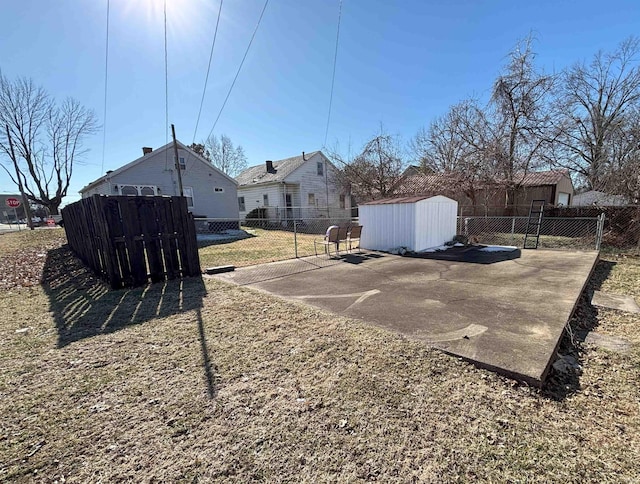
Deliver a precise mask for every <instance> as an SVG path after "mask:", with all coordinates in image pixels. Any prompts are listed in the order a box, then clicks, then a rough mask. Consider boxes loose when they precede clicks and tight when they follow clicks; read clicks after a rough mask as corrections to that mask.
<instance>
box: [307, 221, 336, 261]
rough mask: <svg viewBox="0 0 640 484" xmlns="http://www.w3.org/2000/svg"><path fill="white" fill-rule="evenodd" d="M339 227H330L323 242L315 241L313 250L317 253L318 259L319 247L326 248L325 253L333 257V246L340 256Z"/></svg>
mask: <svg viewBox="0 0 640 484" xmlns="http://www.w3.org/2000/svg"><path fill="white" fill-rule="evenodd" d="M339 230H340V228H339V227H335V226H334V227H329V230H327V234H326V235H325V236H324V238H323V239H322V240H318V239H314V240H313V250H314V251H315V253H316V257H317V256H318V245H323V246H324V253H325V254H327V255H328V256H329V257H331V246H333V247H334V249H335V251H336V255H337V254H338V250H339V245H340V239H338V232H339Z"/></svg>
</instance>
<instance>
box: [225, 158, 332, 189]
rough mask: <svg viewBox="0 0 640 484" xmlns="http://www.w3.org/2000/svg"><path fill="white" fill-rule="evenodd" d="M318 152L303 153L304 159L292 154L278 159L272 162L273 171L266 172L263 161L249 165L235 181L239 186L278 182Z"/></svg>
mask: <svg viewBox="0 0 640 484" xmlns="http://www.w3.org/2000/svg"><path fill="white" fill-rule="evenodd" d="M318 153H320V151H313V152H311V153H305V154H304V160H303V159H302V155H298V156H293V157H291V158H285V159H284V160H278V161H274V162H273V171H271V172H268V171H267V166H266V164H265V163H262V164H261V165H256V166H251V167H249V168H247V169H246V170H244V171H243V172H241V173H240V174H239V175H238V176H237V177H236V181H237V182H238V185H239V186H241V187H242V186H247V185H259V184H263V183H278V182H282V181H284V179H285V178H286V177H287V176H289V175H290V174H291V173H292V172H293V171H294V170H296V169H297V168H299V167H300V166H301V165H302V164H303V163H304V162H306V161H309V160H310V159H311V158H312V157H313V156H315V155H317V154H318Z"/></svg>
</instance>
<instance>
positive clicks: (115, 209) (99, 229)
mask: <svg viewBox="0 0 640 484" xmlns="http://www.w3.org/2000/svg"><path fill="white" fill-rule="evenodd" d="M62 217H63V219H64V228H65V231H66V233H67V240H68V241H69V246H70V247H71V249H72V250H73V251H74V252H75V253H76V255H77V256H78V257H79V258H80V259H81V260H82V261H83V262H84V263H85V264H86V265H88V266H89V267H91V269H93V270H94V271H95V272H96V273H97V274H98V275H100V277H102V278H104V279H106V280H107V281H108V282H109V284H110V285H111V287H112V288H115V289H117V288H121V287H131V286H140V285H143V284H146V283H148V282H149V281H151V282H159V281H162V280H166V279H175V278H178V277H188V276H196V275H200V273H201V271H200V259H199V258H198V244H197V241H196V232H195V226H194V223H193V215H192V214H191V213H189V211H188V210H187V201H186V198H184V197H165V196H157V197H130V196H106V195H93V196H92V197H90V198H84V199H82V200H80V201H78V202H75V203H72V204H71V205H68V206H66V207H65V208H63V209H62Z"/></svg>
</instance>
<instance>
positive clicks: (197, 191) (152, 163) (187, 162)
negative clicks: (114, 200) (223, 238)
mask: <svg viewBox="0 0 640 484" xmlns="http://www.w3.org/2000/svg"><path fill="white" fill-rule="evenodd" d="M177 145H178V159H179V166H180V173H181V175H182V186H183V192H184V196H185V197H186V198H187V205H188V207H189V211H190V212H191V213H193V214H194V215H195V216H196V217H207V218H218V219H220V218H227V219H237V218H238V198H237V197H238V193H237V189H238V184H237V183H236V181H235V180H234V179H233V178H231V177H230V176H228V175H226V174H225V173H223V172H222V171H220V170H218V169H217V168H216V167H215V166H213V165H212V164H211V163H210V162H208V161H207V160H205V159H204V158H202V157H201V156H199V155H198V154H197V153H195V152H194V151H192V150H191V149H189V148H187V147H186V146H185V145H183V144H182V143H180V142H178V143H177ZM142 152H143V155H142V156H141V157H140V158H138V159H136V160H134V161H132V162H130V163H127V164H126V165H124V166H121V167H120V168H118V169H116V170H109V171H107V173H106V175H104V176H101V177H100V178H98V179H97V180H95V181H93V182H91V183H89V184H88V185H87V186H85V187H84V188H82V189H81V190H80V194H81V195H82V198H86V197H90V196H91V195H95V194H102V195H171V196H176V195H179V194H180V189H179V184H178V173H177V170H176V167H175V151H174V147H173V143H169V144H167V145H165V146H163V147H161V148H158V149H157V150H153V149H152V148H142Z"/></svg>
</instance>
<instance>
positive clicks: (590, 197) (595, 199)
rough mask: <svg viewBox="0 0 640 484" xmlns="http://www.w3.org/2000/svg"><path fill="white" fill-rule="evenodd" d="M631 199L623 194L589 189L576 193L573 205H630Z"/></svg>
mask: <svg viewBox="0 0 640 484" xmlns="http://www.w3.org/2000/svg"><path fill="white" fill-rule="evenodd" d="M628 204H629V201H628V200H627V199H626V198H625V197H623V196H622V195H610V194H609V193H605V192H600V191H597V190H589V191H586V192H582V193H577V194H576V195H574V197H573V200H571V206H572V207H587V206H593V205H600V206H603V207H619V206H624V205H628Z"/></svg>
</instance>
